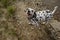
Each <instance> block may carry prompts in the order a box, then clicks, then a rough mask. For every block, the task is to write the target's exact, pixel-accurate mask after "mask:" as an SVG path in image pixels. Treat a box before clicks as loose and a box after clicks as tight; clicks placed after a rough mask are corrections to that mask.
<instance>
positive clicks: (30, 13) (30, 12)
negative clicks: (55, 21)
mask: <svg viewBox="0 0 60 40" xmlns="http://www.w3.org/2000/svg"><path fill="white" fill-rule="evenodd" d="M25 12H26V13H27V15H33V14H34V12H35V10H34V9H32V8H27V9H26V10H25Z"/></svg>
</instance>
